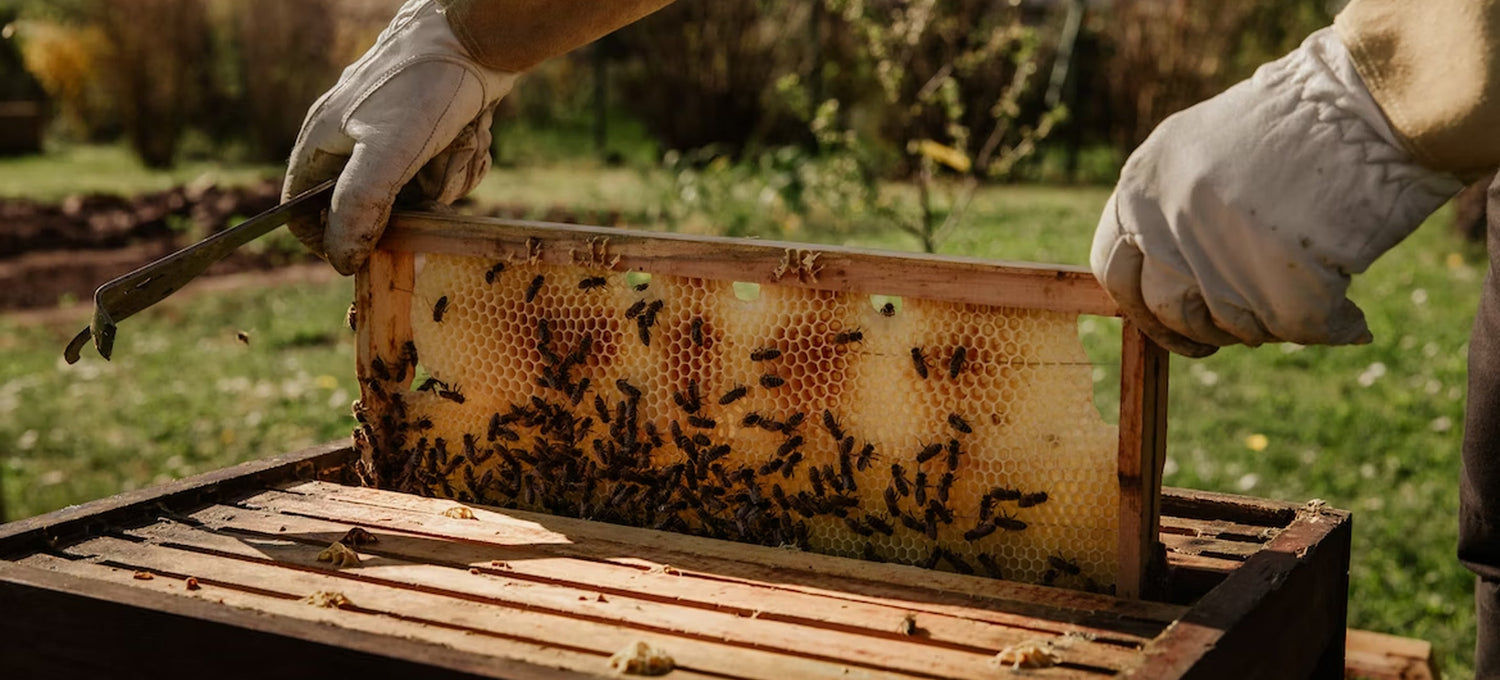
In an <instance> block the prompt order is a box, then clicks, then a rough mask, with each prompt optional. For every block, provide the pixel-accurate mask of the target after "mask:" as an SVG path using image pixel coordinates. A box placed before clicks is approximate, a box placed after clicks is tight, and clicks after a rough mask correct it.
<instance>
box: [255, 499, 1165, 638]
mask: <svg viewBox="0 0 1500 680" xmlns="http://www.w3.org/2000/svg"><path fill="white" fill-rule="evenodd" d="M287 490H288V491H291V492H297V491H305V492H306V493H305V496H306V497H307V498H308V501H306V502H305V503H304V504H302V505H300V506H298V507H297V509H296V510H295V511H294V512H298V513H310V512H327V511H328V510H330V509H333V510H337V506H328V505H326V504H324V503H323V502H322V501H323V500H324V499H327V498H338V499H340V500H343V501H347V502H349V503H350V504H364V505H370V506H372V507H376V508H381V509H382V510H384V511H385V512H384V513H383V514H382V513H379V512H370V513H364V514H360V515H356V514H352V513H351V511H347V510H345V511H339V512H340V514H339V515H336V517H338V518H341V519H343V520H345V521H355V520H356V518H360V517H363V518H366V519H370V518H377V519H378V518H381V517H385V518H388V519H387V521H386V522H384V523H383V525H384V526H391V527H398V528H403V529H408V528H409V529H418V527H416V526H413V525H412V524H410V523H420V526H421V527H423V528H425V529H426V531H428V532H431V533H433V534H434V535H439V536H450V537H453V538H461V539H464V540H506V539H505V538H504V537H503V535H502V534H497V533H495V532H496V531H497V530H498V529H499V527H485V528H483V529H480V528H476V527H475V525H474V524H473V523H472V522H467V521H452V520H448V519H447V518H444V517H442V516H441V515H440V514H439V513H441V511H442V510H443V509H444V508H446V507H450V506H451V505H452V504H453V503H452V501H444V500H440V499H434V498H423V497H420V496H412V495H409V494H393V493H388V492H383V491H379V490H375V489H361V488H357V487H348V486H340V485H336V484H326V483H321V482H307V483H295V484H294V485H290V486H288V487H287ZM268 500H269V496H268V495H260V496H256V497H248V498H246V499H244V500H242V501H240V503H239V504H240V505H242V506H245V507H266V508H268V509H269V508H270V507H271V506H270V505H268V504H267V501H268ZM277 503H278V504H277V505H276V507H279V508H282V509H283V510H287V509H289V506H288V505H286V503H287V501H278V502H277ZM470 507H473V508H475V513H476V514H477V515H478V516H480V517H483V518H485V520H486V521H487V522H494V523H497V524H501V525H511V526H515V527H517V528H518V529H520V530H525V528H528V527H529V529H530V530H532V531H536V530H538V529H540V533H536V534H529V535H528V536H529V538H528V539H525V540H532V541H535V542H537V543H539V544H547V543H551V544H558V545H560V546H566V549H567V550H569V551H576V552H577V554H579V555H581V556H590V557H608V556H610V555H613V556H615V557H620V558H628V559H629V561H631V562H633V563H637V564H644V565H646V566H647V567H648V568H649V567H654V566H658V565H660V564H669V565H671V566H673V567H677V568H680V569H694V568H696V567H697V566H698V565H702V569H704V570H705V571H713V572H715V573H718V574H721V575H723V574H728V573H735V574H760V575H761V578H762V579H764V580H766V582H767V583H771V582H774V583H775V584H776V585H777V586H778V587H784V588H790V587H796V588H804V587H805V588H808V589H812V590H817V591H819V592H824V593H838V594H843V595H844V596H848V595H849V594H855V595H860V594H863V593H885V592H889V593H892V597H895V598H911V597H912V596H913V594H914V593H924V592H925V593H927V594H928V597H937V596H943V601H949V597H950V596H951V598H953V601H957V602H968V603H971V604H978V603H981V602H989V603H991V604H990V605H989V607H988V608H994V609H999V610H1005V611H1016V609H1015V608H1017V607H1021V608H1023V609H1022V610H1021V611H1017V613H1022V614H1024V615H1027V616H1038V617H1047V616H1062V615H1066V613H1067V612H1074V613H1075V615H1076V612H1078V611H1088V612H1092V613H1095V614H1099V615H1107V616H1111V617H1119V618H1120V619H1133V620H1139V621H1155V622H1160V623H1162V624H1165V623H1167V622H1170V621H1172V620H1174V619H1176V618H1177V617H1179V616H1180V615H1181V614H1182V613H1183V611H1184V609H1183V608H1182V607H1180V606H1177V605H1166V604H1161V603H1155V602H1146V601H1128V600H1122V599H1119V598H1115V597H1109V596H1105V595H1096V594H1092V593H1086V592H1082V591H1074V590H1065V589H1059V588H1047V587H1043V586H1037V585H1031V584H1026V583H1017V582H1013V581H997V580H993V579H988V578H981V577H976V576H964V575H961V574H955V573H950V572H939V571H932V570H929V569H921V568H918V567H909V566H904V565H897V564H879V563H875V562H866V561H863V560H852V559H847V558H842V557H834V556H829V555H820V554H817V553H808V552H802V551H799V550H786V549H782V548H771V547H765V546H757V545H748V544H742V543H732V542H727V541H720V540H715V539H711V538H703V537H699V536H689V535H686V534H676V533H671V532H664V531H654V530H651V529H641V528H636V527H626V526H617V525H611V524H603V523H599V522H590V521H587V520H581V519H575V518H570V517H557V516H553V515H546V514H542V513H532V512H526V511H522V510H513V509H508V508H507V509H503V510H500V509H484V508H482V507H480V506H470ZM395 510H408V511H410V512H412V513H415V515H405V516H403V515H400V514H393V512H391V511H395ZM487 537H489V538H487ZM559 549H561V548H559ZM736 562H738V563H741V564H742V565H744V566H742V567H741V568H740V570H737V571H733V572H731V571H730V570H731V569H733V566H732V565H733V563H736ZM799 584H802V585H799ZM875 596H877V597H879V596H880V595H875ZM1038 606H1039V608H1038V609H1037V610H1036V611H1035V612H1033V611H1031V610H1030V609H1025V608H1026V607H1038ZM1064 620H1072V619H1064Z"/></svg>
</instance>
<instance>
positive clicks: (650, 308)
mask: <svg viewBox="0 0 1500 680" xmlns="http://www.w3.org/2000/svg"><path fill="white" fill-rule="evenodd" d="M663 304H664V303H663V302H662V301H661V300H652V301H651V304H649V305H646V311H645V312H644V313H643V314H641V318H642V319H645V320H646V321H645V323H646V325H647V326H655V325H656V315H657V314H658V313H659V312H661V308H662V305H663Z"/></svg>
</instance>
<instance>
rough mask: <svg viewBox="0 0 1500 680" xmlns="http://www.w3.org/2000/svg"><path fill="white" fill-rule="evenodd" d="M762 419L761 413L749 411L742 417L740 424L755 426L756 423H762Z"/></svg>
mask: <svg viewBox="0 0 1500 680" xmlns="http://www.w3.org/2000/svg"><path fill="white" fill-rule="evenodd" d="M761 420H763V419H762V418H761V416H760V414H759V413H756V412H755V411H751V412H749V413H746V414H745V417H744V418H742V419H740V425H743V426H745V427H755V426H756V425H759V424H760V422H761Z"/></svg>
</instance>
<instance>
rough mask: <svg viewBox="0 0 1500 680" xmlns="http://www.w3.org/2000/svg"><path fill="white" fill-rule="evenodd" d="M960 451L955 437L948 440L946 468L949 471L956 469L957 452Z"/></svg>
mask: <svg viewBox="0 0 1500 680" xmlns="http://www.w3.org/2000/svg"><path fill="white" fill-rule="evenodd" d="M962 451H963V450H962V449H960V448H959V447H958V440H957V439H949V440H948V470H949V471H950V472H953V471H956V470H958V454H959V453H961V452H962Z"/></svg>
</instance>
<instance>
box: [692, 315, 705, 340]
mask: <svg viewBox="0 0 1500 680" xmlns="http://www.w3.org/2000/svg"><path fill="white" fill-rule="evenodd" d="M692 336H693V344H694V345H696V346H698V347H702V346H703V317H701V316H695V317H693V324H692Z"/></svg>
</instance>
